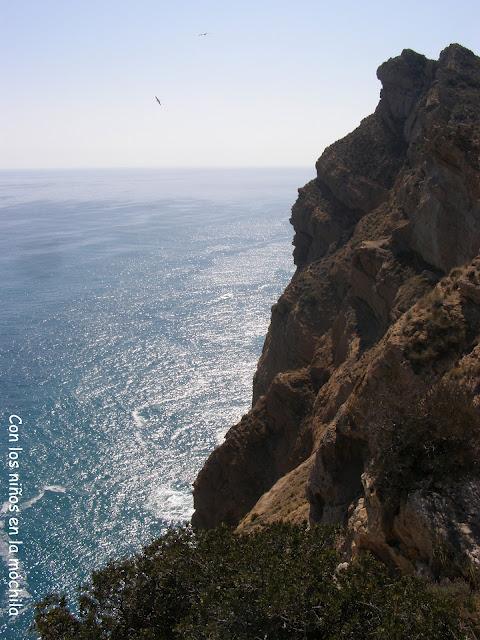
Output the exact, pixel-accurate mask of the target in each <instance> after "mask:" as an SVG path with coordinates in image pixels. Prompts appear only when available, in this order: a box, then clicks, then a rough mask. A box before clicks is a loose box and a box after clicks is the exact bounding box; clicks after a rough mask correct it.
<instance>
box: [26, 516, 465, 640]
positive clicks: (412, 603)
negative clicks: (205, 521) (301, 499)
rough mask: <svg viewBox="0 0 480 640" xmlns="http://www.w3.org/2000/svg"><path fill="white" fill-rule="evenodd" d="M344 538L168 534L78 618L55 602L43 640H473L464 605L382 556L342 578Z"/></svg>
mask: <svg viewBox="0 0 480 640" xmlns="http://www.w3.org/2000/svg"><path fill="white" fill-rule="evenodd" d="M338 563H339V554H338V552H337V551H336V549H335V532H334V531H333V530H332V529H327V528H320V527H316V528H312V529H310V530H307V529H306V528H304V527H300V526H294V525H287V524H276V525H272V526H270V527H267V528H265V529H264V530H262V531H260V532H256V533H252V534H250V535H237V534H234V533H233V532H232V531H231V530H229V529H227V528H219V529H215V530H211V531H200V532H194V531H192V530H191V529H190V528H178V529H174V530H171V531H169V532H168V533H167V534H166V535H164V536H163V537H162V538H160V539H159V540H157V541H156V542H154V543H153V544H151V545H150V546H148V547H146V548H145V549H144V551H143V552H142V553H140V554H138V555H137V556H135V557H133V558H131V559H128V560H124V561H121V562H114V563H112V564H110V565H108V566H107V567H106V568H104V569H102V570H101V571H97V572H95V573H94V574H93V576H92V579H91V582H90V584H88V585H86V586H85V587H84V588H83V589H82V590H81V593H80V596H79V600H78V612H77V613H76V612H73V611H72V610H71V609H70V608H69V606H68V603H67V602H66V601H65V599H62V598H60V597H56V596H50V597H49V598H47V599H46V600H44V601H43V602H41V603H39V604H38V605H37V608H36V616H35V629H36V631H37V633H38V634H39V635H40V637H41V638H42V640H167V639H168V640H207V639H208V640H247V639H248V640H260V639H261V640H297V639H298V640H300V639H302V640H305V639H308V640H315V639H322V640H367V638H368V639H370V640H371V639H380V638H381V639H389V640H403V639H405V640H407V639H408V640H432V639H433V638H435V639H436V640H442V639H449V640H453V639H454V638H456V639H459V638H467V637H473V636H468V635H467V633H466V631H465V630H462V625H461V622H460V604H459V603H458V599H456V598H455V597H453V596H450V595H449V594H445V593H443V592H438V591H435V592H434V591H432V589H430V588H429V586H428V585H427V584H426V583H424V582H422V581H420V580H419V579H416V578H414V577H399V576H394V575H391V574H390V573H389V572H388V571H387V569H386V568H385V567H384V566H383V565H381V564H380V563H379V562H378V561H376V560H375V559H374V558H372V557H371V556H365V557H362V558H361V559H359V560H358V561H356V562H353V563H351V564H350V565H349V567H348V568H346V569H344V570H343V571H336V567H337V565H338Z"/></svg>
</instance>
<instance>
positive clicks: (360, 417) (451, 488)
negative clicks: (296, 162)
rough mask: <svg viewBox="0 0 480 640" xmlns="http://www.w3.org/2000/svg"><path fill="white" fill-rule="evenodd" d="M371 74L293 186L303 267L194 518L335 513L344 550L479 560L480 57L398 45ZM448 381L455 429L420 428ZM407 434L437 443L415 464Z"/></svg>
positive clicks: (207, 522) (417, 443)
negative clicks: (362, 99) (371, 86)
mask: <svg viewBox="0 0 480 640" xmlns="http://www.w3.org/2000/svg"><path fill="white" fill-rule="evenodd" d="M377 75H378V78H379V79H380V81H381V82H382V91H381V98H380V102H379V104H378V106H377V109H376V110H375V113H373V114H372V115H371V116H369V117H367V118H365V119H364V120H363V121H362V122H361V124H360V126H359V127H358V128H357V129H356V130H355V131H353V132H352V133H351V134H349V135H348V136H346V137H345V138H343V139H342V140H340V141H338V142H336V143H335V144H333V145H331V146H330V147H328V148H327V149H326V150H325V152H324V153H323V155H322V156H321V158H320V159H319V160H318V162H317V165H316V169H317V178H316V179H315V180H313V181H311V182H310V183H308V184H307V185H305V187H303V188H302V189H299V197H298V200H297V202H296V203H295V205H294V206H293V208H292V217H291V222H292V224H293V227H294V229H295V237H294V245H295V250H294V260H295V264H296V265H297V270H296V273H295V274H294V276H293V278H292V280H291V282H290V284H289V285H288V286H287V288H286V290H285V292H284V293H283V295H282V296H281V297H280V299H279V301H278V302H277V303H276V304H275V305H274V306H273V307H272V318H271V324H270V328H269V331H268V335H267V338H266V340H265V345H264V348H263V353H262V356H261V358H260V361H259V364H258V369H257V372H256V375H255V380H254V390H253V406H252V409H251V411H250V412H249V413H248V414H247V415H246V416H244V417H243V418H242V420H241V421H240V422H239V423H238V424H237V425H235V426H234V427H232V428H231V429H230V430H229V432H228V433H227V436H226V438H225V442H224V443H223V444H222V445H221V446H220V447H218V448H217V449H216V450H215V451H214V452H213V453H212V454H211V455H210V457H209V459H208V460H207V462H206V464H205V466H204V468H203V469H202V471H201V472H200V474H199V476H198V478H197V480H196V482H195V488H194V501H195V509H196V510H195V514H194V516H193V520H192V521H193V524H194V526H196V527H213V526H215V525H217V524H219V523H220V522H225V523H228V524H230V525H239V528H240V529H241V530H245V531H248V530H250V529H252V528H256V527H261V526H262V524H265V523H269V522H273V521H275V520H280V519H282V520H290V521H304V520H307V519H308V518H310V520H311V521H315V522H323V523H337V524H341V525H344V526H345V530H346V543H345V544H346V550H347V552H348V553H350V552H351V551H352V550H354V551H355V550H357V549H361V548H369V549H372V550H373V551H374V552H375V553H376V554H377V555H379V556H380V557H382V558H383V559H385V560H386V561H389V562H393V563H394V564H396V565H397V566H400V567H401V568H402V569H404V570H412V569H417V570H425V571H435V570H436V569H435V567H436V559H437V556H436V554H437V555H438V549H448V553H450V552H451V553H455V554H458V555H459V557H461V558H462V562H463V561H465V566H467V565H468V566H472V565H480V470H479V468H478V466H477V465H476V464H475V463H474V460H475V457H473V458H472V457H471V453H472V451H473V452H478V454H479V457H480V447H479V446H478V443H479V438H480V424H479V420H478V412H477V411H476V409H475V407H478V402H479V393H480V362H479V355H480V344H479V336H480V258H478V257H477V255H478V252H479V248H480V161H479V157H480V155H479V154H480V59H479V58H477V57H476V56H475V55H474V54H473V53H471V52H470V51H468V50H466V49H464V48H463V47H461V46H459V45H450V46H449V47H447V48H446V49H445V50H444V51H443V52H442V53H441V54H440V58H439V60H438V61H432V60H427V59H426V58H425V57H424V56H422V55H419V54H417V53H415V52H413V51H411V50H405V51H403V52H402V54H401V55H400V56H398V57H396V58H392V59H390V60H388V61H387V62H385V63H384V64H382V65H381V66H380V68H379V69H378V72H377ZM452 389H453V391H452ZM435 394H437V395H435ZM449 394H450V395H451V402H450V401H449V402H448V403H447V406H446V407H445V410H444V411H443V413H442V415H443V416H448V411H447V409H448V407H452V406H454V403H455V398H458V397H461V403H460V404H459V406H458V407H457V410H456V412H455V413H454V414H453V413H452V416H453V415H457V416H458V415H461V416H462V424H461V425H460V426H459V429H461V430H462V433H461V436H462V437H461V438H460V436H458V434H457V433H456V432H455V434H454V435H453V436H452V435H451V434H450V432H449V429H450V427H449V424H451V422H452V420H453V418H452V420H450V422H448V421H446V422H445V424H443V422H442V420H440V419H439V420H437V421H436V422H435V424H436V425H437V427H435V428H434V427H433V426H432V428H431V429H430V428H428V425H429V424H430V422H431V419H430V418H431V416H433V415H434V413H435V411H434V407H435V406H439V405H441V404H442V403H441V400H442V398H443V399H445V398H449V397H450V396H449ZM429 403H430V404H429ZM428 406H431V410H430V413H425V414H423V413H422V412H423V411H424V410H425V411H426V409H425V407H428ZM463 411H464V412H465V415H464V414H463V413H462V412H463ZM416 416H417V417H418V416H420V417H422V416H423V418H422V419H420V418H419V419H418V420H417V421H416V422H415V420H416ZM432 419H433V418H432ZM432 424H433V423H432ZM412 425H413V426H412ZM438 425H443V426H441V428H440V427H439V426H438ZM435 429H436V430H435ZM447 432H448V433H447ZM412 433H415V438H412V437H411V434H412ZM457 436H458V437H457ZM450 437H451V438H453V440H452V439H451V438H450ZM449 438H450V439H449ZM437 441H438V442H437ZM394 443H396V444H395V446H394ZM405 443H407V444H408V443H409V446H410V448H411V447H416V448H417V449H418V450H421V451H423V450H424V449H425V450H427V449H428V450H429V451H430V453H429V454H428V455H429V457H428V456H427V457H428V460H429V462H428V464H427V463H425V464H424V460H423V458H422V459H421V460H420V462H419V460H418V459H415V460H416V461H415V460H414V461H413V462H412V469H415V472H413V471H412V473H410V474H407V475H405V473H403V471H404V467H405V464H406V463H405V459H406V453H405V454H402V455H401V456H400V457H398V455H397V457H396V458H395V457H392V455H393V454H392V451H393V450H395V451H396V452H397V454H398V452H399V451H400V452H401V451H403V449H402V446H403V445H404V444H405ZM432 443H433V444H432ZM438 443H443V445H442V446H443V449H445V443H447V445H448V446H447V449H448V448H449V447H450V445H451V446H452V447H454V448H455V447H456V449H455V451H457V464H456V466H455V470H454V471H452V473H447V472H445V473H444V474H443V475H442V474H440V475H438V474H437V473H436V468H437V466H442V465H443V458H442V455H441V451H442V450H443V449H442V447H441V446H440V444H438ZM452 443H454V445H455V446H454V445H453V444H452ZM430 445H431V446H430ZM395 447H396V449H395ZM429 447H430V448H429ZM432 447H433V448H432ZM407 449H408V447H407ZM462 451H463V453H464V455H463V457H462ZM477 459H478V458H477ZM388 460H390V464H391V465H393V466H394V467H395V468H396V469H397V468H401V469H402V470H403V471H402V473H403V475H402V473H400V472H399V473H397V474H396V475H395V474H391V473H387V471H388V469H386V461H388ZM432 460H433V463H432ZM435 461H436V462H438V465H437V466H436V465H435ZM469 461H470V462H469ZM447 466H448V465H447ZM406 478H407V479H408V482H407V480H406ZM387 480H388V481H387ZM395 482H397V485H398V483H402V486H401V487H399V486H397V485H395ZM462 566H463V565H462Z"/></svg>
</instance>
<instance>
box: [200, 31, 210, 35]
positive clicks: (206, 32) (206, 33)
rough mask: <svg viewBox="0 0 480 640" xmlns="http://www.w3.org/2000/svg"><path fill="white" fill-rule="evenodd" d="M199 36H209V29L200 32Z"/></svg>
mask: <svg viewBox="0 0 480 640" xmlns="http://www.w3.org/2000/svg"><path fill="white" fill-rule="evenodd" d="M198 35H199V36H208V31H205V33H199V34H198Z"/></svg>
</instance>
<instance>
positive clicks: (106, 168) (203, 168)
mask: <svg viewBox="0 0 480 640" xmlns="http://www.w3.org/2000/svg"><path fill="white" fill-rule="evenodd" d="M247 169H249V170H251V169H257V170H258V169H276V170H282V169H284V170H291V169H300V170H303V169H309V170H313V171H314V172H315V164H313V165H227V166H216V165H209V166H201V167H198V166H175V165H172V166H127V165H125V166H118V167H116V166H106V165H103V166H78V167H53V166H52V167H0V171H165V170H166V171H182V170H183V171H221V170H224V171H231V170H247Z"/></svg>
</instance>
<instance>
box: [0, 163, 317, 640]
mask: <svg viewBox="0 0 480 640" xmlns="http://www.w3.org/2000/svg"><path fill="white" fill-rule="evenodd" d="M310 177H311V173H310V172H309V170H305V169H304V170H300V169H296V170H287V169H282V170H280V169H276V170H267V169H259V170H228V171H227V170H218V171H216V170H208V171H207V170H198V171H194V170H101V171H100V170H98V171H97V170H95V171H94V170H89V171H42V172H39V171H22V172H14V171H9V172H6V171H4V172H0V301H1V306H0V371H1V403H2V414H1V415H2V429H1V432H0V438H1V442H0V446H1V449H2V472H3V475H2V489H1V490H2V496H1V500H0V505H3V506H1V507H0V508H1V513H0V551H1V554H2V558H1V563H2V564H1V571H2V586H1V589H2V592H1V593H0V611H1V613H0V615H1V618H0V637H1V638H5V639H6V640H16V639H17V638H18V639H22V640H23V638H25V637H26V629H27V628H28V625H29V623H30V622H31V618H32V603H33V602H35V601H36V600H38V599H39V598H41V597H42V596H43V595H45V594H46V593H48V592H51V591H65V592H67V593H68V594H73V593H75V587H76V585H77V584H79V583H81V582H83V581H84V580H86V579H87V577H88V575H89V573H90V572H91V571H92V570H93V569H95V568H99V567H101V566H103V565H104V564H105V563H106V562H107V561H108V560H109V559H111V558H118V557H122V556H125V555H127V554H130V553H132V552H135V551H137V550H139V549H140V548H141V547H142V546H143V545H145V544H146V543H148V542H149V541H150V540H152V539H153V538H155V537H157V536H159V535H160V534H161V533H162V531H164V530H165V528H166V527H167V526H169V525H170V524H172V523H178V522H182V521H185V520H188V518H189V517H190V515H191V513H192V494H191V485H192V482H193V480H194V479H195V476H196V474H197V472H198V471H199V469H200V467H201V466H202V463H203V462H204V460H205V458H206V457H207V455H208V454H209V452H210V451H211V450H212V449H213V448H214V447H215V446H216V445H217V444H218V443H220V442H221V441H222V439H223V436H224V434H225V432H226V430H227V428H228V427H229V426H230V425H232V424H234V423H235V422H236V421H237V420H238V419H239V418H240V417H241V416H242V415H243V414H244V413H245V412H246V411H247V410H248V408H249V405H250V401H251V384H252V376H253V373H254V371H255V366H256V362H257V360H258V357H259V355H260V352H261V349H262V345H263V341H264V338H265V333H266V330H267V327H268V323H269V319H270V307H271V305H272V304H273V303H274V302H275V301H276V299H277V297H278V295H279V293H280V292H281V291H282V289H283V288H284V286H285V285H286V283H287V282H288V280H289V279H290V277H291V274H292V272H293V263H292V258H291V238H292V229H291V227H290V225H289V223H288V218H289V214H290V207H291V205H292V203H293V202H294V200H295V198H296V195H297V192H296V188H297V187H298V186H300V185H302V184H304V183H305V182H306V181H307V180H308V179H309V178H310ZM11 414H16V415H18V416H19V417H20V418H21V420H22V424H21V425H20V426H19V432H18V442H17V443H15V444H13V445H12V443H10V445H9V443H8V421H9V416H10V415H11ZM15 420H16V419H15ZM9 446H16V447H18V448H19V449H21V451H19V452H18V462H19V468H18V474H19V483H20V484H21V488H22V495H21V497H20V501H19V507H20V512H19V534H18V536H19V537H17V538H16V539H17V540H18V539H21V541H22V542H23V544H22V545H21V546H20V547H19V548H20V552H19V554H18V556H19V559H20V560H21V564H20V574H21V579H20V581H21V589H22V594H21V595H22V599H23V602H24V605H25V606H24V608H23V609H22V611H23V613H22V614H21V615H19V616H18V617H10V616H8V612H7V598H6V595H7V594H6V588H5V587H6V581H5V578H6V576H7V566H6V561H7V560H8V546H7V542H8V530H7V529H8V527H7V520H8V517H9V514H8V512H7V505H8V490H9V477H8V474H7V455H8V451H7V449H8V447H9Z"/></svg>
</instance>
